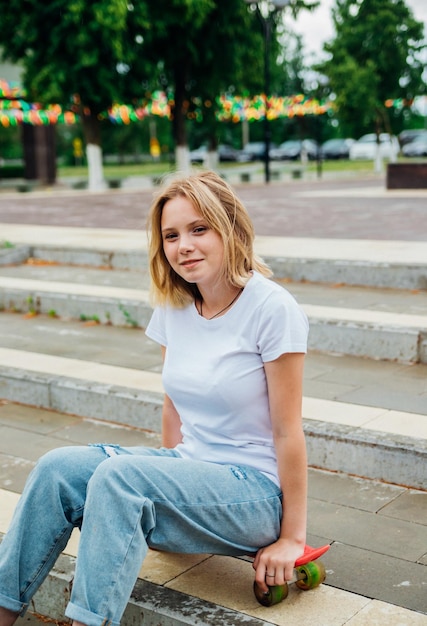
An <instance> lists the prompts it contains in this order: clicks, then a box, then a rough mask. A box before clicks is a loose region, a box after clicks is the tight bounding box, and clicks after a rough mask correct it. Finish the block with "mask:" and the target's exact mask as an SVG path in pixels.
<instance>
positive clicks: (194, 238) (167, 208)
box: [161, 196, 224, 291]
mask: <svg viewBox="0 0 427 626" xmlns="http://www.w3.org/2000/svg"><path fill="white" fill-rule="evenodd" d="M161 229H162V238H163V250H164V253H165V255H166V258H167V260H168V262H169V264H170V265H171V267H172V269H173V270H174V271H175V272H176V273H177V274H178V275H179V276H181V278H183V279H184V280H186V281H187V282H189V283H196V284H197V286H198V287H199V289H200V290H201V291H202V290H203V288H204V287H205V288H206V289H209V288H211V287H213V286H214V285H218V277H219V275H220V272H221V269H222V265H223V254H224V245H223V243H222V239H221V237H220V236H219V235H218V233H216V232H215V231H213V230H212V229H211V228H210V227H209V226H208V224H207V222H206V220H205V219H204V218H203V217H202V216H201V214H200V213H199V212H198V211H197V210H196V209H195V207H194V206H193V204H192V203H191V202H190V200H188V199H187V198H184V197H183V196H176V197H175V198H172V199H171V200H168V201H167V202H166V204H165V205H164V207H163V211H162V219H161Z"/></svg>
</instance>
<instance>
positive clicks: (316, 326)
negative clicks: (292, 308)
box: [0, 277, 427, 363]
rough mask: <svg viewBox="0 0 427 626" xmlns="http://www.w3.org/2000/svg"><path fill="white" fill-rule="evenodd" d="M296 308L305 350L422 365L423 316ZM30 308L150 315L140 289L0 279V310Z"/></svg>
mask: <svg viewBox="0 0 427 626" xmlns="http://www.w3.org/2000/svg"><path fill="white" fill-rule="evenodd" d="M83 287H84V289H83ZM73 290H74V292H73ZM89 291H90V295H89V294H88V292H89ZM29 303H30V304H29ZM301 306H302V308H303V309H304V310H305V311H306V313H307V315H308V318H309V321H310V334H309V344H308V347H309V350H317V351H321V352H337V346H339V353H341V354H347V355H351V356H358V357H368V358H372V359H377V360H378V359H379V360H382V359H386V360H397V361H401V362H403V363H419V362H421V363H426V362H427V316H422V315H420V316H416V315H415V316H414V315H412V316H411V315H407V316H405V315H402V314H399V313H397V314H393V313H387V312H378V311H364V310H361V309H342V308H335V309H334V308H333V307H324V306H315V305H309V304H305V305H304V304H302V305H301ZM30 307H31V310H33V311H34V312H35V313H37V314H38V313H41V314H45V315H54V316H55V317H57V316H59V317H65V318H67V317H71V318H74V319H82V320H95V321H96V322H100V323H103V324H113V325H115V326H129V325H132V326H135V327H141V328H146V326H147V324H148V322H149V320H150V317H151V313H152V307H151V305H150V302H149V297H148V293H146V292H144V291H143V290H132V289H122V288H106V287H97V286H95V285H93V286H90V285H85V286H81V285H77V284H76V285H72V284H67V283H56V282H53V283H51V284H50V285H49V286H47V285H46V283H45V282H44V281H37V280H26V279H23V280H20V279H11V278H2V277H0V308H2V309H4V310H6V311H16V312H25V311H28V310H29V309H30Z"/></svg>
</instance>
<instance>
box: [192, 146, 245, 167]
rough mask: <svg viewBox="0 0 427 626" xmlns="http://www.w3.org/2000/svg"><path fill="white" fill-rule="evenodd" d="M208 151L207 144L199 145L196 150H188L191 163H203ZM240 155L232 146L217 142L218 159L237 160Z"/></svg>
mask: <svg viewBox="0 0 427 626" xmlns="http://www.w3.org/2000/svg"><path fill="white" fill-rule="evenodd" d="M207 153H208V148H207V146H200V148H197V149H196V150H191V151H190V162H191V163H204V162H205V159H206V156H207ZM239 156H240V150H236V149H235V148H233V147H232V146H229V145H227V144H219V146H218V158H219V160H220V161H238V160H239Z"/></svg>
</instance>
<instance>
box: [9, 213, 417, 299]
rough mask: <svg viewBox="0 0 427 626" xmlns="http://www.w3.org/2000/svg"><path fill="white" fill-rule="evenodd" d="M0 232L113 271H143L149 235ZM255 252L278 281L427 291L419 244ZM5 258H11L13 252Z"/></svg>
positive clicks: (318, 242)
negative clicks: (285, 279)
mask: <svg viewBox="0 0 427 626" xmlns="http://www.w3.org/2000/svg"><path fill="white" fill-rule="evenodd" d="M0 231H1V237H2V240H3V241H8V242H10V243H11V244H13V245H15V246H27V248H28V252H29V254H30V256H35V257H37V258H42V259H50V260H53V261H57V262H59V263H72V264H78V265H81V264H82V265H96V266H102V267H113V268H117V269H129V268H130V269H135V268H140V269H143V268H146V266H147V235H146V233H145V232H144V231H142V230H141V231H135V230H126V229H120V230H119V229H94V228H73V227H67V229H64V228H62V227H57V226H40V225H31V226H26V225H20V224H4V223H3V224H0ZM255 250H256V252H257V254H259V255H260V256H262V257H263V258H265V260H266V261H267V262H268V263H269V264H270V266H271V267H272V269H273V271H274V273H275V275H276V277H277V278H290V279H292V280H295V281H300V280H308V281H311V282H330V283H345V284H349V285H365V286H374V287H393V288H397V289H427V243H425V242H421V241H382V240H360V239H313V238H300V237H292V238H291V237H272V236H258V237H256V240H255ZM4 254H6V255H10V257H9V258H12V254H13V252H12V250H9V251H5V252H4ZM1 262H2V261H1V258H0V263H1ZM5 262H9V263H11V262H15V261H13V260H9V261H5V260H3V263H5Z"/></svg>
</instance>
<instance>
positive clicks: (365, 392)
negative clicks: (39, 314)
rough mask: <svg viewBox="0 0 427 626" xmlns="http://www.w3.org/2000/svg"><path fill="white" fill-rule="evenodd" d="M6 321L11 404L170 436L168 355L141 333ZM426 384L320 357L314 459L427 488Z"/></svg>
mask: <svg viewBox="0 0 427 626" xmlns="http://www.w3.org/2000/svg"><path fill="white" fill-rule="evenodd" d="M0 321H4V324H2V328H3V329H4V330H3V331H2V332H1V334H0V343H1V346H2V347H1V348H0V396H1V397H3V398H7V399H9V400H13V401H16V402H22V403H24V404H29V405H35V406H40V407H45V408H49V409H54V410H57V411H61V412H64V413H69V414H74V415H80V416H87V417H91V418H97V419H103V420H106V421H110V422H118V423H122V424H126V425H131V426H133V427H138V428H144V429H147V430H150V431H153V432H159V431H160V412H161V405H162V394H163V388H162V384H161V378H160V373H159V372H160V370H161V358H160V352H159V350H158V347H157V346H155V344H153V343H152V342H150V341H149V340H148V339H147V338H146V337H145V335H144V333H143V332H142V331H141V330H138V329H130V328H129V329H126V328H114V327H108V326H101V325H96V326H87V325H84V324H79V323H77V322H65V321H63V320H53V319H52V320H50V319H48V318H44V319H43V318H30V319H24V318H23V317H22V316H17V315H13V314H5V313H3V314H2V315H1V317H0ZM373 381H374V382H373ZM426 384H427V367H426V366H425V365H422V364H419V365H401V364H397V363H385V364H384V363H383V364H382V363H378V362H374V361H372V362H366V361H365V360H361V359H356V358H351V357H333V356H327V355H319V354H316V353H310V354H309V355H308V358H307V367H306V378H305V397H304V406H303V414H304V417H305V429H306V435H307V443H308V448H309V456H310V462H311V463H312V464H313V465H314V466H317V467H323V468H329V469H340V470H342V471H350V472H352V473H358V474H359V475H363V476H369V477H374V478H381V479H383V480H388V481H390V482H400V483H404V484H408V485H412V486H414V487H417V488H419V487H423V486H425V485H426V477H425V471H424V467H425V466H424V464H425V461H426V451H427V405H426V404H425V393H426V391H427V389H426Z"/></svg>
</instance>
